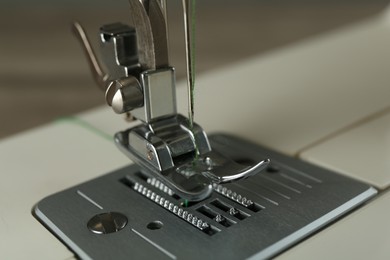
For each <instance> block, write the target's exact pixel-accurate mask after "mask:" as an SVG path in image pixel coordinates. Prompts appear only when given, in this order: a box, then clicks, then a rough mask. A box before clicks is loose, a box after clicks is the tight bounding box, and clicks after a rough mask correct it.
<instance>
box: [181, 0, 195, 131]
mask: <svg viewBox="0 0 390 260" xmlns="http://www.w3.org/2000/svg"><path fill="white" fill-rule="evenodd" d="M194 11H195V0H183V14H184V34H185V47H186V63H187V64H186V65H187V88H188V118H189V123H190V127H191V128H192V127H193V123H194V88H195V55H194V51H195V50H194V47H195V46H194V45H195V41H194V39H195V38H194V33H195V32H194V31H195V21H194V19H195V17H194Z"/></svg>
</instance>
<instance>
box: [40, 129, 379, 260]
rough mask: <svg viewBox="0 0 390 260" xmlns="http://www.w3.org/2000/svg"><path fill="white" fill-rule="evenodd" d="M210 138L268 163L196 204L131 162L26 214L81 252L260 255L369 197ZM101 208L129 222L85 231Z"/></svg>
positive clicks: (300, 166) (286, 160) (245, 146)
mask: <svg viewBox="0 0 390 260" xmlns="http://www.w3.org/2000/svg"><path fill="white" fill-rule="evenodd" d="M210 142H211V144H212V146H213V148H214V149H215V150H217V151H220V152H221V151H223V153H224V154H226V155H229V156H231V158H232V159H234V160H235V161H237V162H239V163H242V164H251V163H252V162H253V161H257V160H258V159H259V158H264V157H267V158H270V159H271V162H272V165H270V166H269V167H268V169H267V170H266V171H265V172H264V173H262V174H258V175H256V176H253V177H252V178H250V179H247V180H241V181H239V182H237V183H232V184H226V185H225V184H223V185H214V187H213V188H214V192H213V193H212V195H211V196H210V197H209V198H207V199H205V200H203V201H200V202H197V203H191V202H187V201H183V200H182V199H181V198H180V197H179V196H177V195H176V194H174V193H173V192H172V191H171V190H170V189H169V188H168V187H166V186H165V185H164V183H162V182H160V181H159V180H157V179H155V178H153V175H150V174H148V172H145V171H142V170H140V169H139V168H138V167H137V166H128V167H125V168H123V169H120V170H117V171H115V172H112V173H109V174H107V175H104V176H102V177H98V178H96V179H94V180H91V181H89V182H86V183H83V184H80V185H78V186H75V187H73V188H70V189H68V190H65V191H62V192H59V193H57V194H54V195H52V196H50V197H47V198H45V199H43V200H42V201H40V202H39V203H38V204H37V205H36V207H35V208H34V209H33V214H34V215H35V217H36V218H37V219H38V220H39V221H40V222H41V223H43V224H44V225H45V226H46V227H47V228H48V229H49V230H50V231H51V232H52V233H54V234H55V235H56V236H57V237H58V238H59V239H60V240H61V241H62V242H63V243H64V244H65V245H66V246H67V247H68V248H70V249H71V250H72V251H73V252H74V253H75V254H76V255H77V256H78V257H80V258H82V259H88V258H92V259H129V258H134V259H138V258H146V259H246V258H251V257H255V258H256V259H263V258H270V257H273V256H275V255H277V254H279V253H281V252H283V251H284V250H287V249H288V248H289V247H292V246H294V244H296V243H297V242H299V241H301V240H302V239H304V238H306V237H308V236H309V235H311V234H313V233H315V232H318V231H319V230H320V229H321V228H323V227H324V226H326V225H328V224H330V223H331V222H333V221H335V220H337V218H339V217H341V216H342V215H343V214H346V213H347V212H349V211H351V210H353V209H354V208H356V207H357V206H359V205H361V204H362V203H364V202H365V201H366V200H368V199H369V198H371V197H373V196H374V195H375V194H376V190H375V189H373V188H372V187H370V186H369V185H367V184H364V183H361V182H359V181H356V180H353V179H350V178H348V177H345V176H342V175H339V174H337V173H334V172H330V171H328V170H325V169H322V168H318V167H316V166H313V165H310V164H307V163H304V162H302V161H300V160H297V159H294V158H291V157H287V156H284V155H281V154H279V153H276V152H273V151H270V150H267V149H265V148H262V147H259V146H256V145H253V144H250V143H247V142H244V141H242V140H239V139H236V138H233V137H229V136H224V135H214V136H212V137H211V138H210ZM105 212H118V213H120V214H123V216H125V217H126V218H127V220H128V222H127V225H126V226H124V227H123V228H122V229H121V230H118V231H117V232H114V233H111V234H96V233H94V232H91V230H90V229H89V228H88V224H87V223H88V221H89V220H90V219H91V218H92V217H93V216H95V215H98V214H101V213H105ZM156 223H158V228H155V227H156V226H157V224H156Z"/></svg>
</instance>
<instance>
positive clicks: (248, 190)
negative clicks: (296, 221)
mask: <svg viewBox="0 0 390 260" xmlns="http://www.w3.org/2000/svg"><path fill="white" fill-rule="evenodd" d="M232 185H233V186H237V187H239V188H241V189H243V190H246V191H247V192H250V193H252V194H254V195H255V196H257V197H260V198H262V199H265V200H266V201H268V202H270V203H272V204H274V205H276V206H279V203H277V202H276V201H274V200H272V199H270V198H267V197H265V196H263V195H261V194H259V193H257V192H254V191H252V190H250V189H247V188H246V187H244V186H242V185H240V184H237V183H233V184H232Z"/></svg>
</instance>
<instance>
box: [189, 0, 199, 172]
mask: <svg viewBox="0 0 390 260" xmlns="http://www.w3.org/2000/svg"><path fill="white" fill-rule="evenodd" d="M190 1H191V8H190V10H191V14H190V15H191V30H190V32H188V33H190V34H191V36H190V37H189V38H190V39H191V42H190V44H191V48H190V53H189V55H190V61H189V62H190V66H191V69H190V70H189V72H190V75H188V77H189V79H190V107H191V110H190V111H189V112H190V113H191V115H190V116H189V118H190V120H189V121H190V130H191V132H192V134H193V136H194V148H195V156H194V161H193V165H195V164H196V162H197V161H198V158H199V149H198V145H197V141H196V135H195V133H194V113H195V109H194V107H195V105H194V104H195V70H196V69H195V68H196V67H195V60H196V55H195V49H196V48H195V46H196V37H195V34H196V0H190Z"/></svg>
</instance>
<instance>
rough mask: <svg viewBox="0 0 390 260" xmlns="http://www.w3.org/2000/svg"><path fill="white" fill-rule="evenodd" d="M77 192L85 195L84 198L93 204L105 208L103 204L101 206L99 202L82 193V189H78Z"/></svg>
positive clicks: (82, 195)
mask: <svg viewBox="0 0 390 260" xmlns="http://www.w3.org/2000/svg"><path fill="white" fill-rule="evenodd" d="M77 194H79V195H80V196H81V197H83V198H84V199H86V200H87V201H89V202H90V203H92V204H93V205H95V206H96V207H98V208H99V209H103V207H102V206H100V205H99V204H98V203H97V202H95V201H94V200H93V199H91V198H90V197H88V196H87V195H85V194H84V193H82V192H81V191H79V190H77Z"/></svg>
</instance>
